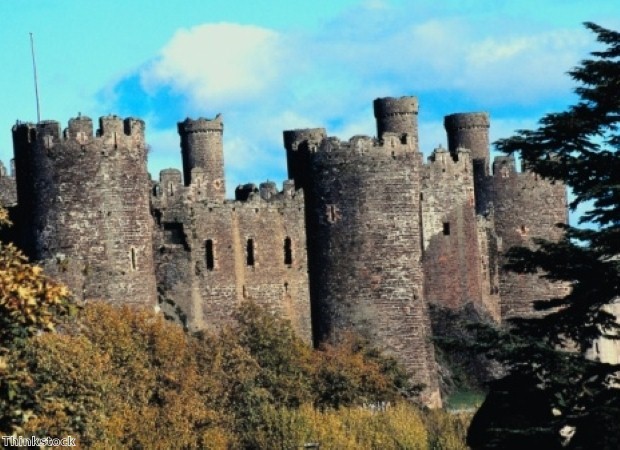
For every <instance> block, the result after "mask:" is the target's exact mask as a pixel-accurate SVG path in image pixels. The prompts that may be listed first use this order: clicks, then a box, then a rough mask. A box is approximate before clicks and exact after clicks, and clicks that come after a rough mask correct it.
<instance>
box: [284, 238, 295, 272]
mask: <svg viewBox="0 0 620 450" xmlns="http://www.w3.org/2000/svg"><path fill="white" fill-rule="evenodd" d="M284 264H286V265H287V266H290V265H291V264H293V245H292V242H291V238H290V237H288V236H287V237H286V239H284Z"/></svg>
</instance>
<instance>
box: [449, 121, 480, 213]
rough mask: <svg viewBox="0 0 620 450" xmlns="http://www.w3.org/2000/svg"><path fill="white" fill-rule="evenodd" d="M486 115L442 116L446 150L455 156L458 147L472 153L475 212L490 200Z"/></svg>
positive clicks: (478, 211)
mask: <svg viewBox="0 0 620 450" xmlns="http://www.w3.org/2000/svg"><path fill="white" fill-rule="evenodd" d="M489 126H490V121H489V115H488V114H487V113H485V112H478V113H458V114H451V115H449V116H446V117H445V118H444V127H445V129H446V132H447V134H448V150H449V151H450V153H451V154H452V156H453V157H457V152H458V149H459V148H466V149H468V150H469V151H470V152H471V159H472V165H473V171H474V190H475V196H476V212H477V213H478V214H484V213H486V212H487V209H488V202H489V201H490V197H489V195H490V194H489V192H488V191H489V190H488V187H487V177H488V175H489V158H490V151H489Z"/></svg>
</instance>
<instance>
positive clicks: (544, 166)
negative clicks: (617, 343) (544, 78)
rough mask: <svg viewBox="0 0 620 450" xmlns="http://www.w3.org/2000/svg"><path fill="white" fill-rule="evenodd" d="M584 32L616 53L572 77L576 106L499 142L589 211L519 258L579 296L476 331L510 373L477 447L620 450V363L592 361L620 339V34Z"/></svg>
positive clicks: (486, 407)
mask: <svg viewBox="0 0 620 450" xmlns="http://www.w3.org/2000/svg"><path fill="white" fill-rule="evenodd" d="M584 25H585V27H586V28H587V29H589V30H590V31H592V32H593V33H595V35H596V37H597V40H598V41H599V42H600V43H602V44H604V46H605V48H604V50H602V51H594V52H592V53H591V58H589V59H586V60H584V61H582V62H581V63H580V64H579V65H578V66H577V67H575V68H574V69H573V70H571V71H570V72H569V75H570V76H571V77H572V78H573V79H574V80H575V81H576V82H577V83H578V86H577V88H576V89H575V93H576V94H577V96H578V101H577V102H576V104H574V105H572V106H570V107H568V108H567V110H566V111H563V112H559V113H553V114H548V115H546V116H544V117H543V118H542V119H541V120H540V121H539V127H538V128H537V129H536V130H520V131H518V132H517V134H516V135H515V136H513V137H510V138H508V139H502V140H500V141H498V142H497V143H496V147H497V148H498V149H499V150H500V151H503V152H506V153H509V154H512V153H520V154H521V157H522V160H523V162H524V164H525V165H526V166H527V167H528V168H529V170H532V171H533V172H535V173H537V174H539V175H541V176H542V177H545V178H547V179H549V180H555V181H561V182H564V183H566V184H567V185H568V186H569V187H570V188H571V189H572V192H573V193H574V200H572V202H571V204H570V208H571V209H573V210H575V209H576V208H577V207H578V206H580V205H583V206H585V207H587V208H588V210H587V212H586V213H585V214H584V215H583V216H582V218H581V219H580V224H581V225H586V226H584V227H580V228H578V227H573V226H567V225H564V226H563V227H564V228H565V238H564V239H562V240H561V241H560V242H555V243H554V242H548V241H543V240H539V241H537V242H536V244H537V246H536V248H535V249H526V248H518V249H511V250H510V251H509V253H508V256H509V263H508V266H507V268H508V269H509V270H513V271H516V272H520V273H536V272H538V271H540V270H542V272H543V273H545V275H544V276H545V277H546V278H547V279H550V280H554V281H563V282H569V283H570V285H571V286H572V290H571V291H570V293H568V294H567V295H566V296H564V297H562V298H556V299H552V300H550V301H546V302H543V301H539V302H536V303H535V307H536V308H537V309H538V310H540V311H541V315H540V316H538V317H535V318H521V319H515V320H511V321H510V323H509V324H508V326H507V327H506V328H504V329H502V330H494V329H489V328H485V327H478V328H477V333H478V338H477V339H478V342H484V343H483V344H481V345H480V347H481V348H482V350H484V351H486V352H487V355H489V356H491V357H493V358H495V359H497V360H498V361H500V362H501V363H503V364H504V365H505V366H506V368H507V375H506V376H505V377H504V378H503V379H501V380H499V381H497V382H496V383H495V384H494V385H492V386H491V392H490V394H489V396H488V397H487V400H486V401H485V403H484V404H483V406H482V407H481V409H480V411H479V412H478V413H477V414H476V416H475V417H474V420H473V422H472V425H471V427H470V430H469V436H468V442H469V444H470V445H471V446H472V447H473V448H502V449H510V448H527V446H528V445H529V446H530V448H546V449H548V448H574V449H578V448H579V449H580V448H597V449H608V448H609V449H611V448H613V449H616V448H620V420H618V417H620V389H619V386H618V384H619V378H620V365H618V364H607V363H605V362H602V361H597V360H596V359H595V358H590V359H587V358H585V357H584V354H585V353H586V352H587V351H588V350H590V349H591V348H592V346H593V345H594V343H595V341H596V340H597V339H600V338H607V339H617V338H618V337H619V332H618V331H619V327H618V324H617V319H616V317H614V316H613V315H612V314H609V313H608V312H607V309H606V308H607V307H608V305H610V304H611V303H613V302H614V301H617V300H618V299H619V298H620V259H619V256H620V128H619V126H620V33H618V32H616V31H612V30H608V29H605V28H603V27H601V26H598V25H596V24H593V23H585V24H584ZM558 226H560V225H558ZM541 445H543V446H544V447H541Z"/></svg>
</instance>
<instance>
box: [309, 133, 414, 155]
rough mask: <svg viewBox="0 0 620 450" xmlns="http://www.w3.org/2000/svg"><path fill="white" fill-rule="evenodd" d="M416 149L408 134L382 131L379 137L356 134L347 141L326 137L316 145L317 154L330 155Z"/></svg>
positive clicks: (399, 152) (392, 153) (370, 153)
mask: <svg viewBox="0 0 620 450" xmlns="http://www.w3.org/2000/svg"><path fill="white" fill-rule="evenodd" d="M415 151H416V145H415V142H414V141H413V139H412V137H411V136H410V135H408V134H404V135H399V134H396V133H384V134H383V136H382V138H381V139H376V138H373V137H370V136H364V135H357V136H353V137H351V138H350V139H349V140H348V141H341V140H340V139H338V138H337V137H331V136H330V137H328V138H326V139H324V140H323V141H321V144H320V145H319V146H318V147H317V150H316V153H317V154H321V153H323V154H332V155H334V156H335V155H343V156H347V155H368V156H381V155H389V156H392V157H394V156H396V155H402V154H405V153H413V152H415Z"/></svg>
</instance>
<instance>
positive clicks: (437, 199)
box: [420, 148, 499, 320]
mask: <svg viewBox="0 0 620 450" xmlns="http://www.w3.org/2000/svg"><path fill="white" fill-rule="evenodd" d="M420 203H421V216H422V242H423V248H424V253H423V255H424V256H423V267H424V274H425V277H424V288H425V298H426V300H427V301H428V302H430V303H435V304H438V305H440V306H443V307H447V308H451V309H459V308H462V307H463V306H465V305H466V304H467V303H472V304H474V305H475V306H476V307H477V308H478V309H482V310H484V311H485V312H486V313H488V314H490V315H491V316H492V317H495V318H497V319H498V320H499V306H498V300H499V299H498V298H496V297H497V296H493V295H492V294H491V288H490V274H489V271H488V270H484V268H485V265H486V264H488V262H487V260H488V258H486V255H483V251H485V250H487V248H486V246H485V245H484V244H485V243H484V242H481V238H482V239H486V238H487V237H486V236H485V235H481V234H480V233H479V221H478V218H477V217H476V211H475V197H474V173H473V170H472V161H471V152H470V151H469V150H466V149H464V148H459V149H458V150H457V152H456V153H455V154H451V153H449V152H448V151H447V150H445V149H442V148H439V149H436V150H435V151H434V152H433V154H432V155H431V157H430V158H429V161H428V163H427V164H426V165H425V166H424V168H423V176H422V191H421V196H420Z"/></svg>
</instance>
